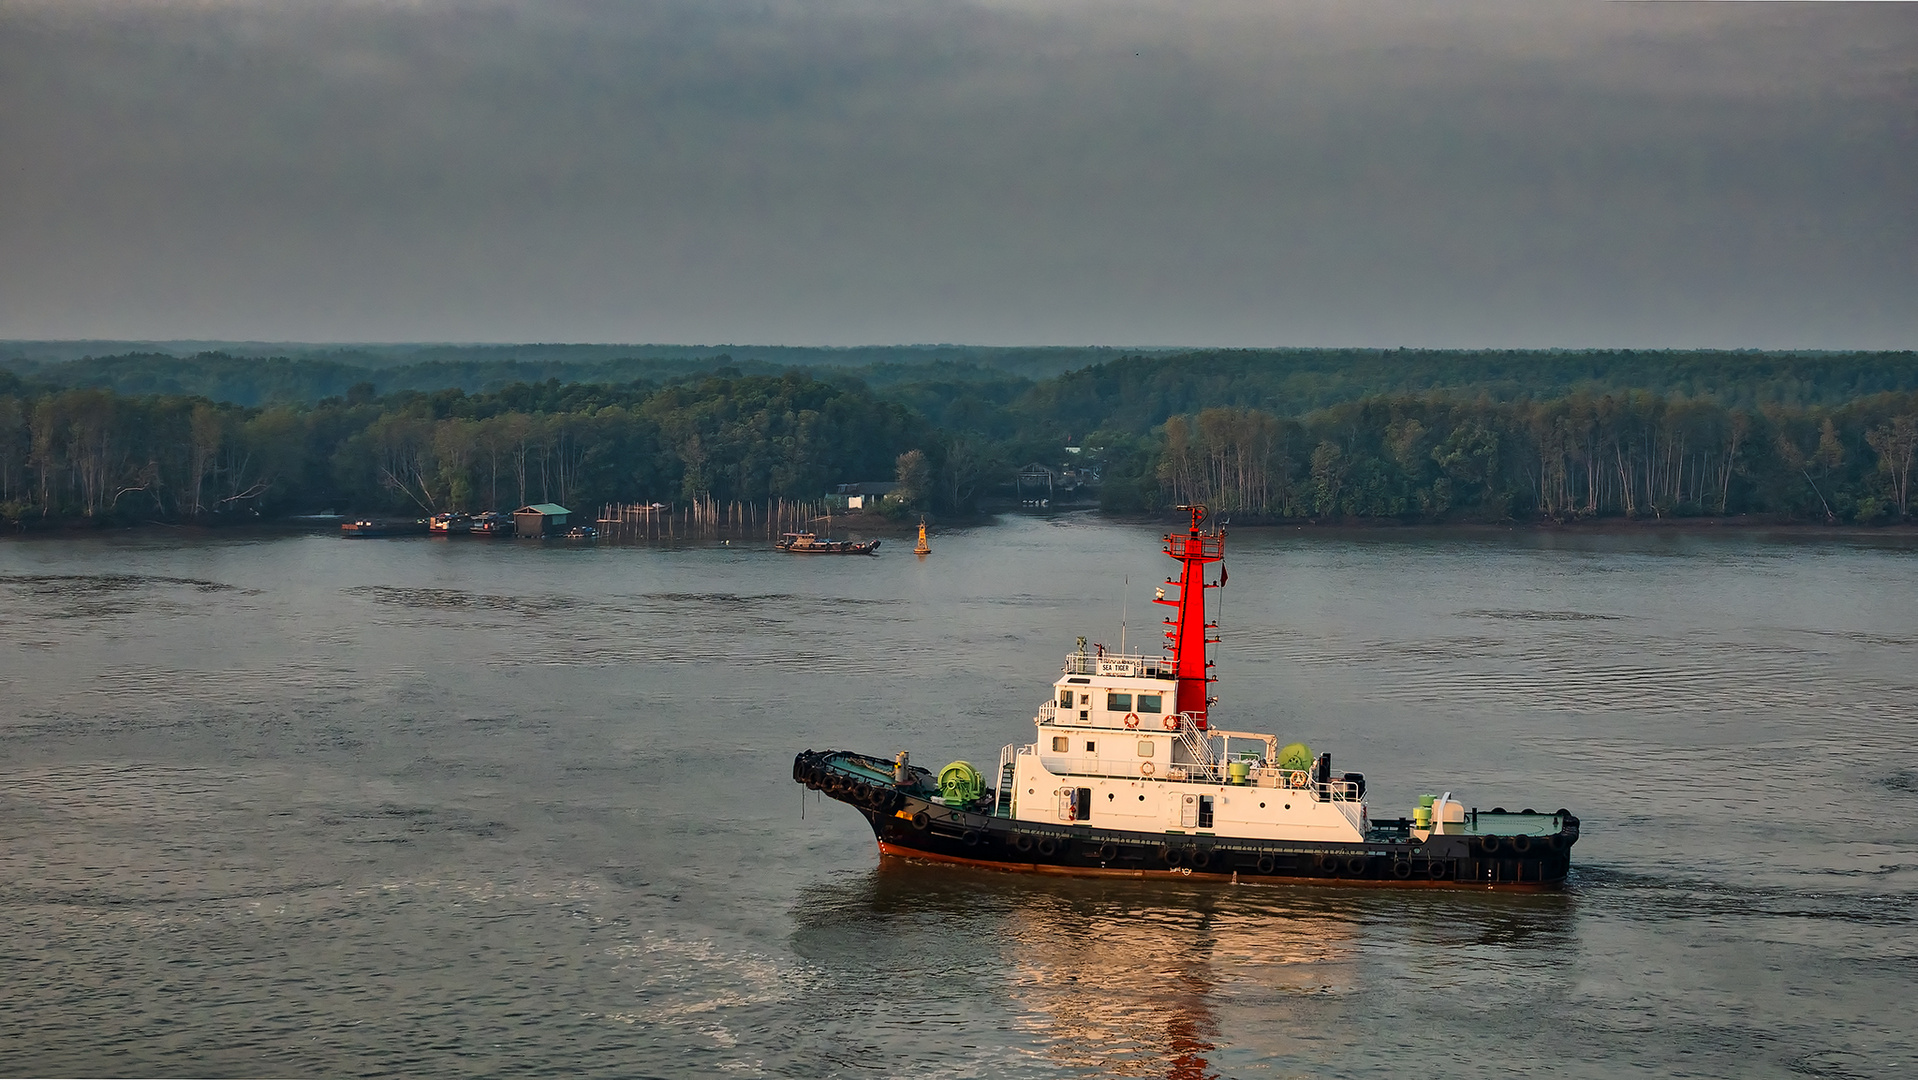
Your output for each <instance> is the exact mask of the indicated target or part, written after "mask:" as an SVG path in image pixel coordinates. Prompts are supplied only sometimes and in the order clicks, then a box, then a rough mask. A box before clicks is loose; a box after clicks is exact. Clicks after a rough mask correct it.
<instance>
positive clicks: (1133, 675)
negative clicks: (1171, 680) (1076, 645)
mask: <svg viewBox="0 0 1918 1080" xmlns="http://www.w3.org/2000/svg"><path fill="white" fill-rule="evenodd" d="M1065 672H1066V674H1067V675H1112V676H1117V677H1119V678H1126V679H1158V678H1165V677H1168V676H1170V675H1171V674H1172V661H1170V660H1168V659H1166V658H1165V657H1163V656H1147V655H1145V654H1144V653H1096V652H1095V653H1086V652H1072V653H1067V654H1066V666H1065Z"/></svg>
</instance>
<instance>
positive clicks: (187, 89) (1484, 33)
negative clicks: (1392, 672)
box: [0, 0, 1918, 348]
mask: <svg viewBox="0 0 1918 1080" xmlns="http://www.w3.org/2000/svg"><path fill="white" fill-rule="evenodd" d="M0 337H5V338H26V337H33V338H47V337H141V338H166V337H198V338H253V339H268V340H308V341H328V340H331V341H369V340H381V341H402V340H458V341H481V340H508V341H531V340H563V341H685V342H759V343H783V344H848V343H890V342H932V341H953V342H967V343H1022V344H1035V343H1070V344H1081V343H1104V344H1141V345H1143V344H1221V345H1314V344H1361V345H1384V346H1390V345H1401V344H1406V345H1511V346H1531V345H1536V346H1551V345H1569V346H1578V345H1650V346H1660V345H1671V346H1727V347H1747V346H1755V347H1794V346H1796V347H1893V348H1912V347H1914V346H1918V7H1914V6H1909V5H1894V4H1884V5H1878V4H1872V5H1857V6H1853V5H1835V4H1834V5H1827V4H1817V5H1796V4H1756V5H1733V4H1576V5H1571V4H1567V5H1560V4H1549V3H1537V2H1526V3H1522V4H1486V3H1422V4H1409V5H1399V4H1387V3H1371V2H1363V3H1356V2H1354V3H1279V2H1260V3H1234V2H1203V0H1180V2H1177V3H1153V2H1123V0H1108V2H1080V0H1043V2H1038V0H1035V2H1023V0H1021V2H1012V0H1007V2H984V3H966V2H955V0H940V2H919V0H878V2H871V3H867V2H858V0H853V2H839V0H805V2H782V0H750V2H748V0H658V2H601V3H572V2H563V0H562V2H555V0H538V2H528V3H477V2H476V3H466V2H439V0H415V2H411V3H373V2H366V3H332V2H325V0H307V2H293V0H279V2H260V3H240V2H233V3H227V2H219V0H206V2H198V3H158V2H139V0H132V2H129V0H112V2H94V0H59V2H57V3H56V2H26V3H23V2H18V0H0Z"/></svg>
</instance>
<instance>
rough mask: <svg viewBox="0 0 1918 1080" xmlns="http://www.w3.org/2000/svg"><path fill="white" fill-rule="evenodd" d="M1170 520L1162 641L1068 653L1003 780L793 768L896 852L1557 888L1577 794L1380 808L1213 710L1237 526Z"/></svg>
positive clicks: (1097, 869) (885, 769) (1051, 864)
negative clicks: (1215, 611)
mask: <svg viewBox="0 0 1918 1080" xmlns="http://www.w3.org/2000/svg"><path fill="white" fill-rule="evenodd" d="M1180 509H1181V510H1184V511H1187V512H1188V513H1189V514H1190V517H1191V522H1190V525H1189V527H1188V528H1187V529H1186V530H1185V531H1183V532H1174V533H1171V534H1169V535H1167V536H1166V537H1165V553H1166V554H1167V555H1168V556H1170V557H1172V558H1173V559H1174V560H1176V561H1178V562H1179V563H1180V564H1181V567H1182V573H1181V576H1180V577H1179V579H1178V580H1173V579H1171V578H1168V579H1166V586H1167V587H1170V588H1175V589H1177V590H1178V595H1177V596H1176V597H1173V598H1169V599H1168V598H1167V597H1166V595H1165V592H1166V590H1165V588H1161V589H1159V590H1158V596H1157V598H1156V601H1155V602H1157V603H1159V604H1163V605H1165V606H1167V607H1169V608H1171V609H1172V612H1171V617H1170V618H1167V619H1166V620H1165V626H1166V633H1165V637H1166V654H1167V655H1161V656H1146V655H1127V654H1117V653H1107V652H1105V651H1104V650H1103V649H1095V650H1094V651H1091V652H1088V651H1087V649H1086V642H1085V639H1084V638H1080V639H1079V642H1078V647H1077V648H1076V649H1075V650H1074V651H1073V652H1071V653H1068V654H1067V656H1066V662H1065V665H1064V669H1063V672H1062V673H1061V675H1060V676H1059V678H1058V679H1056V680H1055V681H1054V682H1053V685H1052V693H1051V695H1050V696H1048V697H1047V699H1046V701H1045V703H1044V704H1042V705H1040V706H1039V711H1038V715H1037V716H1036V717H1034V722H1035V725H1036V728H1037V738H1036V739H1035V740H1034V741H1033V742H1031V743H1028V744H1025V745H1019V744H1009V745H1007V746H1006V747H1005V748H1004V749H1003V750H1002V751H1001V752H1000V754H999V768H998V773H997V775H996V776H995V778H994V779H995V780H996V785H994V786H987V784H986V783H985V779H984V777H982V776H981V775H980V774H979V770H978V769H976V768H975V767H973V765H972V764H971V763H970V762H965V761H955V762H953V763H952V764H950V765H947V766H946V767H945V768H943V769H941V770H939V772H938V774H937V775H934V774H933V773H931V772H929V771H928V770H926V769H923V768H920V767H918V766H915V765H913V764H911V762H910V760H909V757H908V755H907V754H904V753H902V754H899V755H898V756H897V757H896V758H893V759H891V760H888V759H885V758H881V757H872V756H868V755H865V754H859V753H854V752H852V751H848V750H829V751H813V750H807V751H805V752H804V753H801V754H799V755H797V756H796V757H795V758H794V759H793V779H794V780H795V781H798V782H799V783H802V784H804V785H806V786H807V787H809V788H812V789H814V790H816V791H821V792H824V793H826V794H828V795H830V796H832V797H833V798H835V799H837V800H839V801H840V802H844V803H847V804H849V805H851V806H853V807H855V808H856V809H858V810H859V812H860V813H861V814H863V815H864V816H865V818H866V820H867V821H868V822H869V823H870V824H871V825H872V830H873V834H874V836H875V837H877V839H878V841H879V851H880V853H881V855H883V856H889V857H902V858H908V859H929V860H937V861H943V862H955V863H965V864H970V865H974V866H986V867H995V868H999V869H1004V870H1020V871H1030V872H1039V873H1062V874H1083V875H1124V876H1129V877H1163V876H1168V875H1178V876H1180V877H1189V876H1200V877H1210V878H1217V879H1221V880H1235V881H1271V882H1315V883H1327V884H1339V885H1402V886H1415V885H1416V886H1448V887H1459V886H1465V887H1475V888H1493V889H1523V890H1537V889H1549V888H1554V887H1557V886H1559V885H1561V884H1562V883H1563V882H1564V880H1565V875H1566V871H1567V870H1568V869H1569V868H1570V866H1571V849H1572V845H1573V844H1574V843H1576V842H1577V841H1578V830H1579V826H1578V818H1577V817H1575V816H1573V815H1572V813H1571V811H1569V810H1563V809H1560V810H1557V811H1553V812H1550V813H1540V812H1537V811H1534V810H1531V809H1526V810H1521V811H1516V812H1511V811H1507V810H1505V809H1504V808H1503V807H1498V808H1494V809H1492V810H1479V809H1477V808H1472V809H1469V810H1468V809H1467V808H1466V806H1465V804H1464V803H1462V802H1460V801H1459V800H1457V799H1455V798H1453V797H1452V793H1451V792H1446V793H1444V794H1443V795H1427V796H1425V797H1423V798H1421V799H1420V800H1419V803H1418V806H1417V807H1416V808H1415V809H1414V810H1413V813H1412V816H1410V817H1401V818H1390V819H1374V818H1373V817H1372V816H1371V808H1370V807H1369V806H1368V805H1367V804H1366V801H1365V777H1364V775H1362V774H1360V773H1356V772H1347V773H1334V772H1333V771H1332V756H1331V755H1330V754H1323V753H1322V754H1318V755H1314V754H1313V753H1312V751H1311V750H1310V749H1308V748H1307V747H1306V746H1305V745H1303V744H1301V743H1291V744H1290V745H1281V743H1280V740H1279V738H1278V736H1276V735H1271V734H1265V733H1259V732H1248V731H1227V730H1222V729H1219V728H1216V727H1213V726H1212V724H1211V707H1212V705H1213V703H1214V702H1215V701H1216V700H1217V699H1216V698H1214V697H1211V696H1210V694H1209V691H1210V687H1211V684H1212V682H1213V681H1214V678H1213V676H1212V673H1211V668H1212V664H1211V662H1210V661H1209V660H1208V659H1207V657H1206V646H1207V645H1209V644H1212V643H1214V642H1216V641H1217V640H1218V638H1216V637H1213V636H1211V635H1210V634H1209V633H1208V631H1210V630H1212V629H1215V628H1216V626H1217V624H1216V623H1208V622H1206V618H1205V591H1206V590H1207V589H1216V588H1219V587H1221V586H1223V585H1224V584H1225V575H1224V574H1223V573H1221V574H1220V576H1219V580H1218V581H1207V580H1205V567H1206V566H1208V565H1209V564H1211V563H1216V562H1221V561H1222V560H1223V559H1224V558H1225V532H1224V530H1222V529H1219V530H1214V531H1209V532H1208V531H1205V529H1204V525H1205V508H1204V507H1203V506H1182V507H1180Z"/></svg>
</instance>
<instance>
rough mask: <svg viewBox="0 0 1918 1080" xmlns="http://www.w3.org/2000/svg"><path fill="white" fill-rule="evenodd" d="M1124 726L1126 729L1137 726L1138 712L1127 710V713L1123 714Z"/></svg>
mask: <svg viewBox="0 0 1918 1080" xmlns="http://www.w3.org/2000/svg"><path fill="white" fill-rule="evenodd" d="M1125 726H1126V727H1127V728H1128V729H1131V728H1136V727H1138V726H1139V714H1138V713H1135V712H1129V713H1127V714H1125Z"/></svg>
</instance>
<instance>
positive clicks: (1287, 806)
mask: <svg viewBox="0 0 1918 1080" xmlns="http://www.w3.org/2000/svg"><path fill="white" fill-rule="evenodd" d="M1026 794H1028V795H1030V794H1032V792H1030V791H1028V792H1026ZM1285 808H1286V809H1287V810H1290V809H1292V804H1291V803H1286V804H1285Z"/></svg>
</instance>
